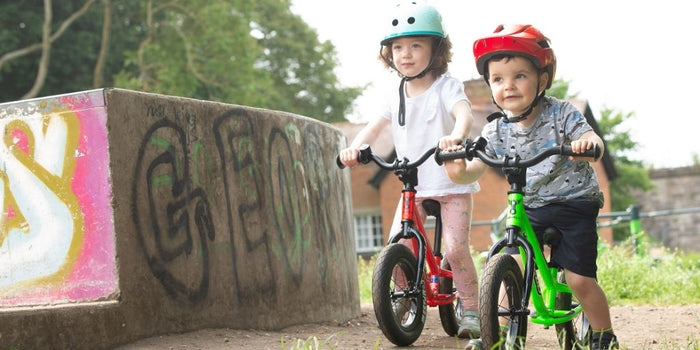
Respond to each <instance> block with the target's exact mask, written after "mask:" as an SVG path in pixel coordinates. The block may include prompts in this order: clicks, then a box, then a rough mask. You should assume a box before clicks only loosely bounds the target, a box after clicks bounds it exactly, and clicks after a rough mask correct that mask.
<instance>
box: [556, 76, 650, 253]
mask: <svg viewBox="0 0 700 350" xmlns="http://www.w3.org/2000/svg"><path fill="white" fill-rule="evenodd" d="M548 94H550V95H552V96H556V97H557V98H565V97H566V98H572V97H575V96H576V95H578V94H573V95H569V82H568V81H564V80H560V79H556V80H554V82H553V84H552V88H551V89H549V90H548ZM633 117H634V113H632V112H629V113H623V112H619V111H615V110H613V109H611V108H608V107H604V108H603V109H602V110H601V111H600V118H599V119H598V120H597V123H598V127H599V128H600V132H601V134H602V137H603V139H604V140H605V147H606V149H605V152H606V153H608V155H609V156H610V157H612V159H614V162H615V169H616V170H617V173H618V176H617V178H616V179H614V180H613V181H612V182H611V183H610V198H609V200H610V203H611V209H612V211H625V210H626V209H627V208H629V206H630V205H633V204H637V203H638V201H637V199H636V198H635V197H634V196H633V193H635V192H638V191H649V190H651V189H653V185H652V183H651V180H650V179H649V174H648V172H647V169H646V168H645V167H644V164H643V163H642V162H641V161H639V160H634V159H632V158H630V157H629V153H630V152H631V151H634V150H636V149H637V147H638V146H639V144H638V143H637V142H636V141H634V140H632V138H631V137H630V134H629V131H628V130H623V129H621V128H622V126H621V125H622V123H623V122H624V121H626V120H628V119H630V118H633ZM613 236H614V239H615V240H622V239H624V238H626V237H627V236H629V229H628V228H627V227H619V228H615V229H614V230H613Z"/></svg>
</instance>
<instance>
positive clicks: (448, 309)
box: [438, 258, 462, 337]
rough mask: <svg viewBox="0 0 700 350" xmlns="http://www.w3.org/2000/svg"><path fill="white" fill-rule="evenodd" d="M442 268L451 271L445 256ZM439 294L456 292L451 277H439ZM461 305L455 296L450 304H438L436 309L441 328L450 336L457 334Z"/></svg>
mask: <svg viewBox="0 0 700 350" xmlns="http://www.w3.org/2000/svg"><path fill="white" fill-rule="evenodd" d="M442 269H444V270H450V271H452V269H451V267H450V263H449V262H448V261H447V259H446V258H445V259H444V260H442ZM439 281H440V288H439V292H440V294H457V291H456V290H455V286H454V281H453V280H452V278H447V277H440V280H439ZM460 308H461V306H460V302H459V298H458V297H455V299H454V301H453V302H452V303H450V304H445V305H440V306H438V311H439V312H440V323H441V324H442V329H443V330H444V331H445V333H447V335H449V336H450V337H452V336H455V335H457V332H458V331H459V320H460V318H461V314H462V311H461V309H460Z"/></svg>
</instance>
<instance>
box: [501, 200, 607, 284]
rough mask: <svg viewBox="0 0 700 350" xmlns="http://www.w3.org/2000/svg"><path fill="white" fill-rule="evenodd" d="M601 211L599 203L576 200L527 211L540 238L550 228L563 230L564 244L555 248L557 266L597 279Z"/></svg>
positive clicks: (512, 251) (553, 252) (553, 253)
mask: <svg viewBox="0 0 700 350" xmlns="http://www.w3.org/2000/svg"><path fill="white" fill-rule="evenodd" d="M599 210H600V207H599V204H598V202H597V201H583V200H579V201H576V200H574V201H568V202H560V203H552V204H548V205H545V206H544V207H540V208H526V210H525V211H526V213H527V216H528V218H529V219H530V223H531V224H532V227H533V228H534V229H535V232H537V233H538V237H541V233H542V232H543V231H544V230H545V229H546V228H547V227H555V228H556V229H558V230H559V231H561V233H562V239H561V242H560V243H559V245H558V246H557V247H556V248H554V249H552V258H551V261H552V262H553V263H555V264H557V265H558V266H561V267H563V268H565V269H567V270H569V271H572V272H574V273H577V274H579V275H583V276H587V277H592V278H596V271H597V265H596V258H597V257H598V231H597V224H596V221H597V218H598V211H599ZM514 252H515V253H517V252H516V251H515V250H510V249H508V253H511V254H512V253H514Z"/></svg>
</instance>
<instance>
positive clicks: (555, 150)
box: [435, 137, 600, 168]
mask: <svg viewBox="0 0 700 350" xmlns="http://www.w3.org/2000/svg"><path fill="white" fill-rule="evenodd" d="M486 142H487V141H486V139H484V138H483V137H479V138H477V139H476V140H475V141H474V142H471V141H470V140H466V141H464V144H463V147H464V148H463V149H461V150H459V151H454V152H444V151H440V149H438V150H437V151H435V161H437V163H438V164H440V165H442V163H443V162H444V161H446V160H454V159H461V158H464V159H467V160H472V159H473V158H474V157H477V158H479V159H481V161H483V162H484V163H486V164H487V165H489V166H491V167H494V168H528V167H531V166H533V165H535V164H537V163H539V162H541V161H543V160H545V159H546V158H547V157H549V156H552V155H563V156H574V157H592V158H593V159H595V160H598V158H599V157H600V147H598V145H594V146H593V148H592V149H589V150H586V151H585V152H583V153H574V151H573V150H572V149H571V146H564V145H561V146H552V147H549V148H546V149H545V150H543V151H542V152H540V153H538V154H536V155H534V156H533V157H532V158H526V159H521V158H519V157H517V156H516V157H508V156H506V157H504V158H502V159H494V158H491V157H489V155H487V154H486V152H485V149H486Z"/></svg>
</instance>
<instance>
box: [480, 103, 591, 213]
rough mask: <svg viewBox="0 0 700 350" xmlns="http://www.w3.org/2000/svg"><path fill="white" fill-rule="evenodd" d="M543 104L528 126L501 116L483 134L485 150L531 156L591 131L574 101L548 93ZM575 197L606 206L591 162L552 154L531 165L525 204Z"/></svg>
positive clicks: (494, 152) (512, 155) (497, 155)
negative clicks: (504, 120)
mask: <svg viewBox="0 0 700 350" xmlns="http://www.w3.org/2000/svg"><path fill="white" fill-rule="evenodd" d="M540 103H541V104H542V109H541V111H540V114H539V116H537V119H536V120H535V122H534V124H532V126H530V127H529V128H527V129H523V128H521V127H520V126H519V125H517V124H516V123H504V122H503V120H502V119H498V120H495V121H493V122H491V123H489V124H487V125H486V126H485V127H484V129H483V131H482V133H481V136H483V137H484V138H486V140H487V141H488V145H487V146H486V153H487V154H489V155H490V156H492V157H494V156H495V157H499V158H501V157H503V156H505V155H508V156H511V157H514V156H516V155H519V156H520V158H530V157H532V156H534V155H535V154H537V153H539V152H541V151H542V150H544V149H545V148H548V147H551V146H555V145H561V144H565V145H569V144H571V141H573V140H577V139H578V138H579V137H581V135H583V134H584V133H585V132H587V131H589V130H592V128H591V126H590V125H589V124H588V122H586V118H585V117H584V116H583V114H581V112H579V111H578V109H576V107H574V105H572V104H571V103H569V102H567V101H562V100H559V99H556V98H552V97H548V96H546V97H544V98H543V99H542V100H541V101H540ZM529 118H532V116H530V117H529ZM572 199H581V200H583V199H586V200H595V201H598V202H599V204H600V206H601V207H602V206H603V193H602V192H601V191H600V188H599V186H598V179H597V178H596V175H595V172H594V171H593V167H591V165H590V164H589V163H588V162H585V161H570V160H569V157H567V156H550V157H549V158H547V159H545V160H544V161H542V162H541V163H539V164H537V165H535V166H533V167H531V168H528V170H527V184H526V187H525V199H524V201H525V205H526V206H528V207H531V208H537V207H542V206H544V205H546V204H549V203H554V202H563V201H568V200H572Z"/></svg>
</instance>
